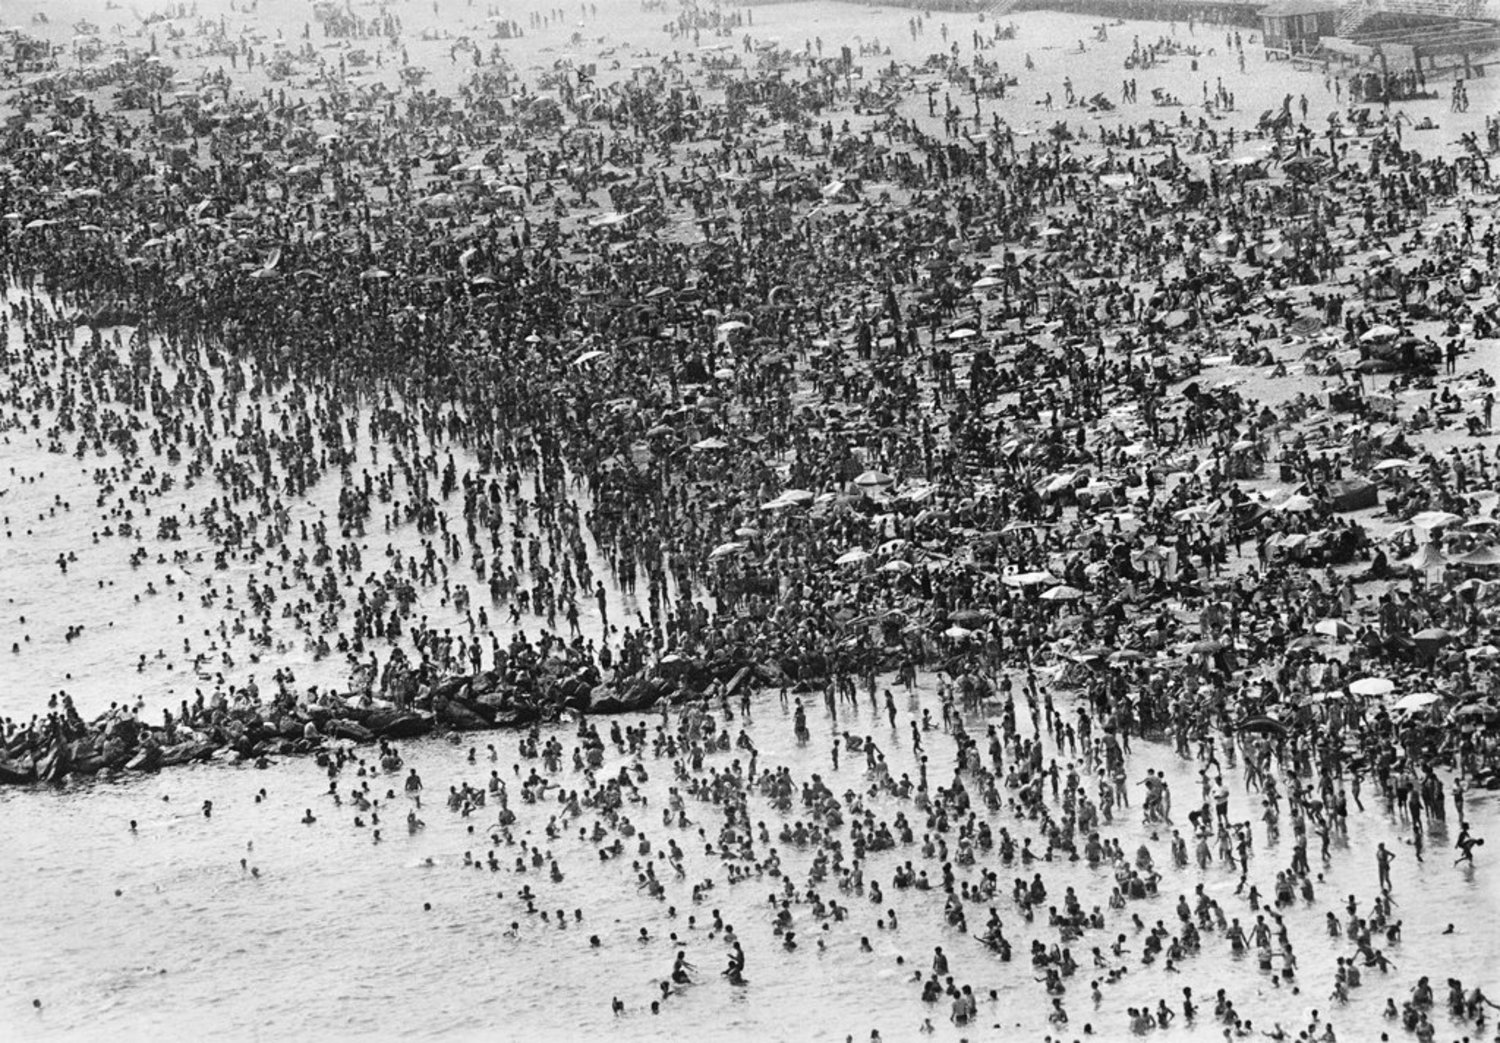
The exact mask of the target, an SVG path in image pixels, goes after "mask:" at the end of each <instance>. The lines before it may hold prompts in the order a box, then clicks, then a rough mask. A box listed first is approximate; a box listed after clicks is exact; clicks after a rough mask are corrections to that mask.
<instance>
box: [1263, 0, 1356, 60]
mask: <svg viewBox="0 0 1500 1043" xmlns="http://www.w3.org/2000/svg"><path fill="white" fill-rule="evenodd" d="M1338 15H1339V4H1338V3H1337V2H1334V0H1278V2H1277V3H1272V4H1269V5H1267V6H1266V7H1262V8H1261V9H1260V27H1261V33H1262V35H1263V36H1264V38H1265V47H1266V53H1267V54H1268V55H1271V54H1278V55H1281V56H1283V57H1288V58H1290V57H1293V56H1295V55H1299V54H1310V53H1312V52H1313V51H1316V50H1317V49H1318V46H1319V44H1320V42H1321V41H1322V40H1323V38H1324V37H1328V36H1332V35H1333V34H1334V31H1335V29H1336V28H1337V25H1338Z"/></svg>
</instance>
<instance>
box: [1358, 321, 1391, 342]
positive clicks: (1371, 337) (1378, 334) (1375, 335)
mask: <svg viewBox="0 0 1500 1043" xmlns="http://www.w3.org/2000/svg"><path fill="white" fill-rule="evenodd" d="M1400 332H1401V331H1400V330H1398V329H1397V328H1396V327H1394V326H1388V325H1386V324H1385V323H1383V322H1382V323H1380V324H1379V325H1376V326H1371V327H1370V328H1369V329H1367V330H1365V331H1364V333H1361V334H1360V336H1359V339H1360V340H1362V341H1365V342H1367V343H1368V342H1370V341H1376V340H1389V339H1390V338H1392V337H1394V336H1395V335H1396V334H1398V333H1400Z"/></svg>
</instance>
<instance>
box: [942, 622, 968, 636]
mask: <svg viewBox="0 0 1500 1043" xmlns="http://www.w3.org/2000/svg"><path fill="white" fill-rule="evenodd" d="M972 633H973V631H972V630H965V629H964V628H963V627H961V626H959V625H957V624H956V623H955V624H954V625H953V626H951V627H949V628H948V629H947V630H944V631H943V636H944V637H951V638H964V637H968V636H970V635H971V634H972Z"/></svg>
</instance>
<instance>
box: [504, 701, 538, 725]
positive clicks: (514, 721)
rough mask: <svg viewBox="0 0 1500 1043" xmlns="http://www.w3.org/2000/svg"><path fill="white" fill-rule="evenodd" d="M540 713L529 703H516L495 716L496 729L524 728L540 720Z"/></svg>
mask: <svg viewBox="0 0 1500 1043" xmlns="http://www.w3.org/2000/svg"><path fill="white" fill-rule="evenodd" d="M541 716H542V715H541V711H539V710H538V709H537V708H536V707H535V706H532V705H531V704H529V703H516V704H515V705H514V706H512V707H511V708H510V709H509V710H501V711H500V712H499V713H497V714H495V727H496V728H525V727H526V726H527V725H529V724H531V723H532V722H534V721H537V720H539V719H540V718H541Z"/></svg>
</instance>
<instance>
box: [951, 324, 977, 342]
mask: <svg viewBox="0 0 1500 1043" xmlns="http://www.w3.org/2000/svg"><path fill="white" fill-rule="evenodd" d="M978 335H979V331H978V330H974V329H970V328H969V327H968V326H960V327H959V328H958V329H956V330H949V331H948V339H949V340H968V339H969V338H970V337H977V336H978Z"/></svg>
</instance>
